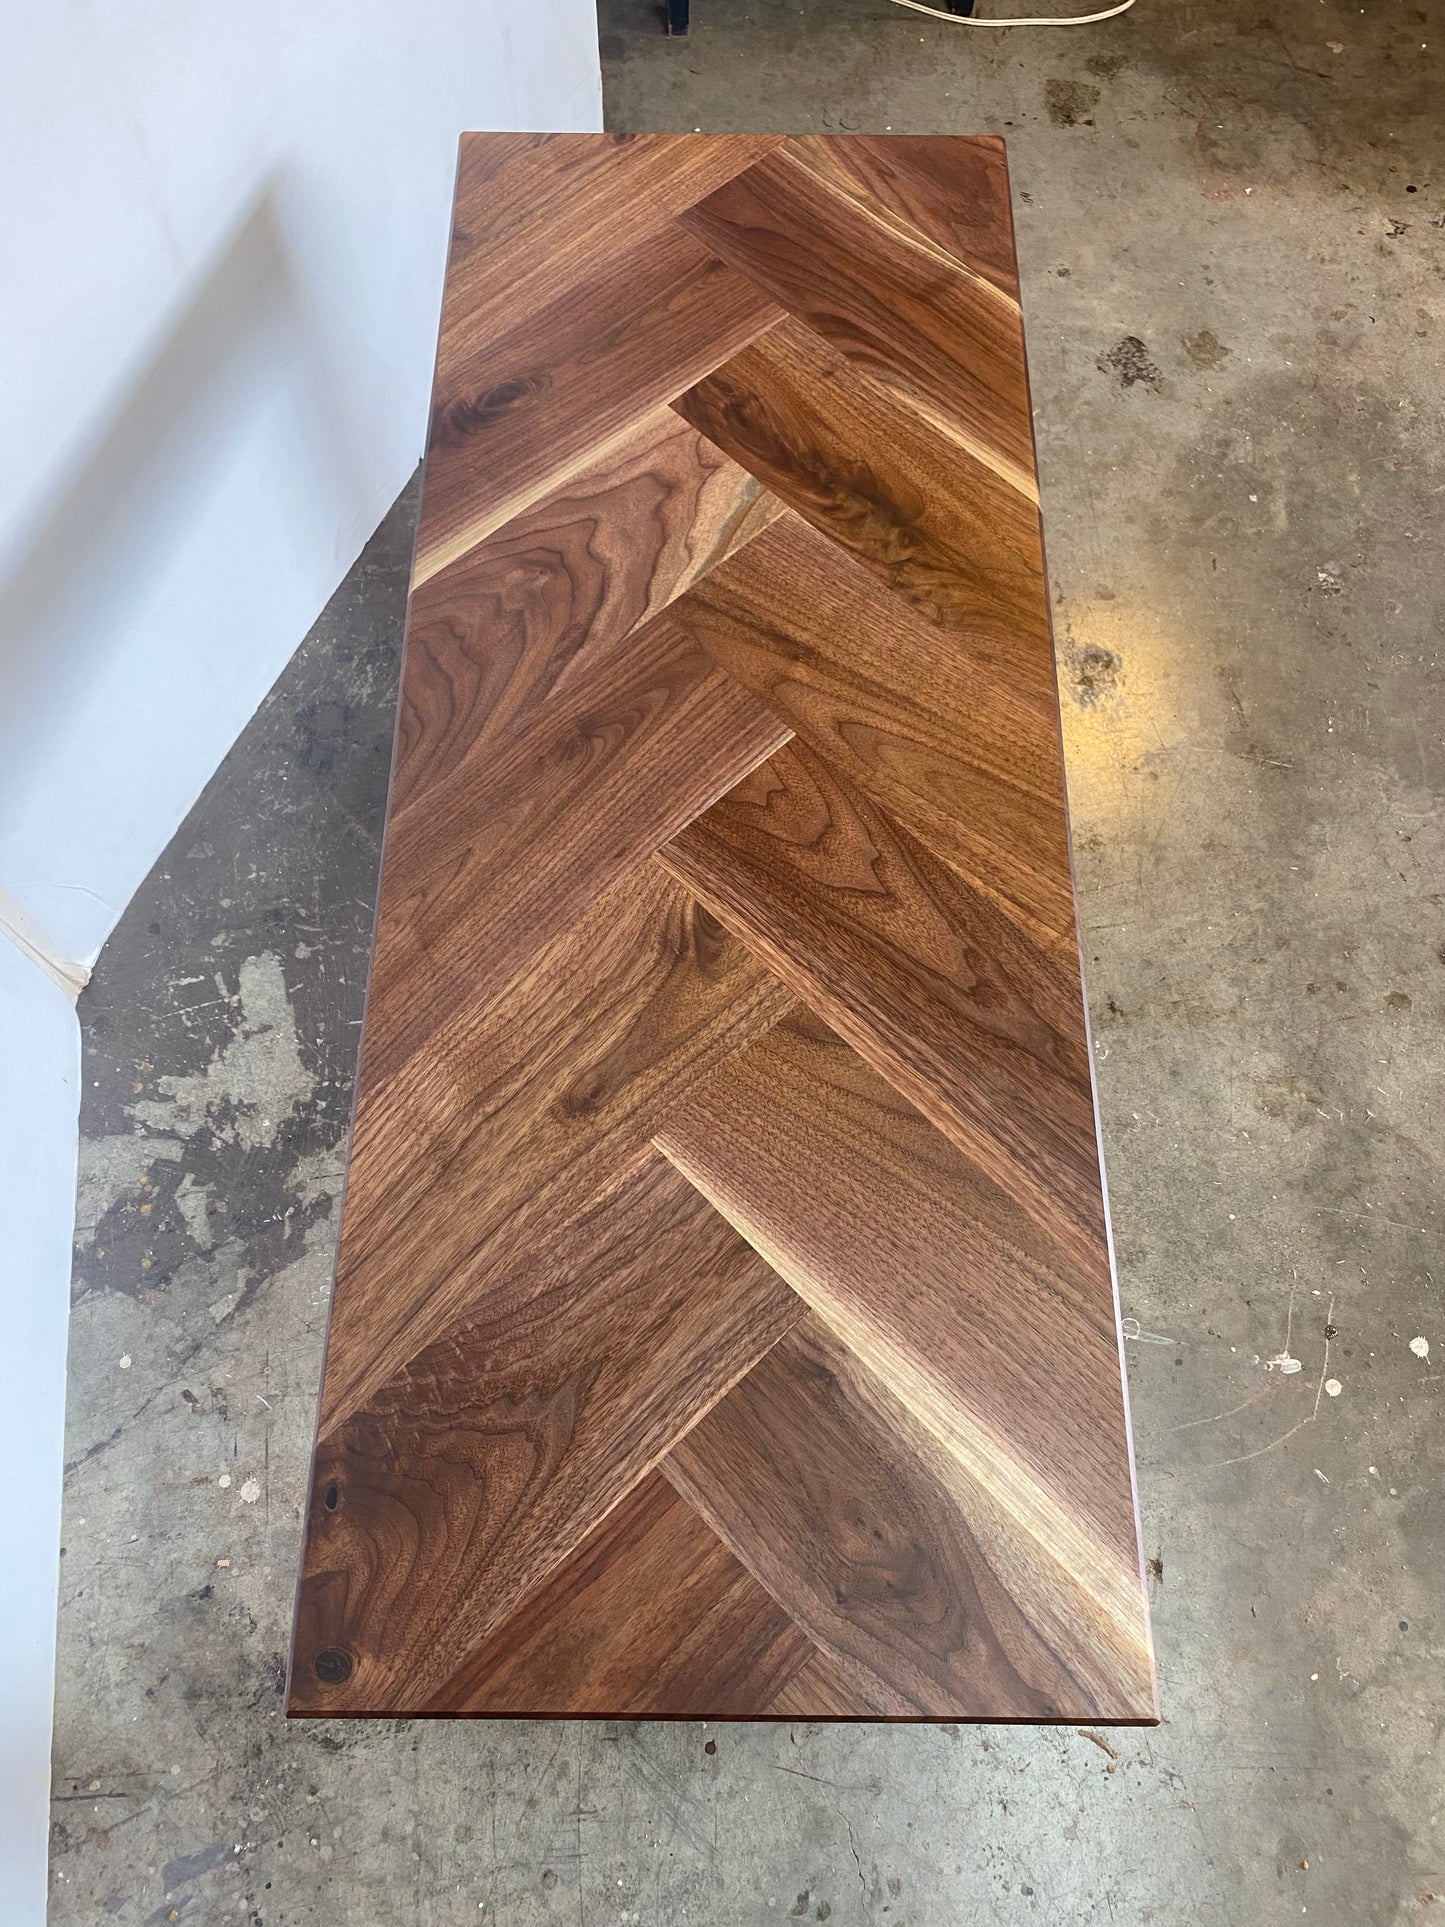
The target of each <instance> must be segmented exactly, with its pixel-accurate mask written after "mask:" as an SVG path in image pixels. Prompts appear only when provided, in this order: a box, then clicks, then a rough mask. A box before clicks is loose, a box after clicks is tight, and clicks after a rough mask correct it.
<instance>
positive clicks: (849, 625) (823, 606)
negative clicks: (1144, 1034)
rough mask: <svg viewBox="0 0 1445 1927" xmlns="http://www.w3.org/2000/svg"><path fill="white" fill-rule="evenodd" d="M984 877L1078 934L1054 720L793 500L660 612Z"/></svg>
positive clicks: (1046, 921)
mask: <svg viewBox="0 0 1445 1927" xmlns="http://www.w3.org/2000/svg"><path fill="white" fill-rule="evenodd" d="M658 622H659V624H660V625H662V626H666V627H669V628H671V627H674V626H675V627H677V628H680V629H683V630H685V631H686V632H687V633H688V634H689V635H691V636H693V637H695V638H696V640H697V641H698V642H699V643H701V644H702V646H703V647H704V648H705V649H706V650H707V652H708V654H709V655H710V656H712V657H713V658H714V659H715V660H716V662H717V663H718V665H719V667H721V668H722V669H723V670H725V671H726V672H727V674H728V675H729V676H730V677H732V678H734V679H735V680H736V681H738V682H740V683H743V684H744V685H745V686H746V687H747V688H749V689H751V690H752V691H753V692H754V693H755V694H756V695H757V696H758V698H759V699H760V700H761V701H762V702H763V703H764V704H765V705H766V706H767V707H768V708H769V709H770V710H772V711H773V712H774V713H775V714H776V715H777V716H779V717H780V718H781V719H782V720H783V721H784V722H786V723H787V724H789V725H790V726H791V728H792V729H793V730H795V731H796V733H797V734H798V735H799V736H800V737H801V738H803V739H804V740H805V741H806V742H808V743H809V744H811V745H812V747H813V748H814V749H816V750H817V751H818V752H819V753H820V754H821V755H822V756H824V757H825V758H827V759H828V760H829V761H830V762H832V763H833V764H834V765H835V766H836V767H837V769H838V770H839V771H840V773H841V774H842V775H844V776H845V777H846V778H847V779H848V780H849V781H851V782H853V783H855V784H856V785H857V786H858V787H859V788H860V789H862V790H863V791H865V792H866V793H868V794H869V795H871V796H872V797H873V798H874V799H875V800H876V801H877V802H879V803H881V804H882V805H883V807H884V808H885V809H886V810H888V811H889V813H890V814H891V815H893V816H894V817H896V818H897V820H898V821H899V822H900V823H902V824H903V825H904V826H905V827H906V828H908V829H909V830H911V831H912V832H913V833H914V835H916V836H918V837H919V838H920V839H921V840H922V841H924V842H926V843H928V844H930V845H931V846H932V847H933V848H934V849H935V850H936V851H937V852H938V854H939V855H940V856H942V857H944V858H945V859H946V860H947V861H948V862H949V863H951V864H952V866H953V867H954V868H955V869H956V870H958V871H959V872H960V873H961V874H962V875H964V876H966V877H968V878H969V879H970V881H971V882H973V883H974V884H975V885H976V886H977V887H978V888H979V889H981V890H983V891H985V892H987V893H988V894H989V895H991V896H995V897H997V898H998V899H999V900H1000V901H1001V902H1002V903H1004V904H1005V905H1006V906H1007V907H1008V908H1009V909H1010V910H1011V911H1012V912H1013V913H1015V914H1017V915H1020V916H1022V917H1024V918H1025V919H1026V920H1027V921H1028V922H1029V924H1030V925H1031V926H1032V927H1033V928H1034V929H1035V930H1036V931H1037V932H1038V934H1039V935H1040V937H1041V938H1042V939H1043V940H1044V941H1047V942H1052V943H1055V944H1057V945H1058V946H1060V948H1061V949H1062V948H1068V949H1073V948H1075V947H1076V945H1077V939H1076V936H1075V930H1074V903H1073V890H1072V886H1071V878H1070V870H1069V847H1068V830H1067V821H1066V817H1065V810H1064V787H1063V768H1062V764H1061V761H1060V756H1059V746H1058V723H1057V719H1056V717H1055V716H1053V715H1048V714H1045V713H1044V712H1043V711H1042V710H1040V709H1039V708H1038V707H1036V706H1035V704H1034V703H1033V702H1032V701H1029V700H1025V699H1024V698H1022V697H1020V696H1019V695H1018V694H1017V693H1016V692H1015V691H1013V690H1012V689H1010V688H1009V686H1008V684H1007V683H1006V682H1005V681H1004V680H1003V679H1001V678H997V677H989V676H986V675H985V674H984V673H983V671H982V670H981V669H980V668H979V666H978V665H977V664H976V663H973V662H970V661H969V660H968V658H967V657H966V656H964V655H963V654H962V653H961V652H960V651H959V649H958V648H957V647H956V645H955V644H954V643H953V641H952V638H951V637H950V635H949V634H948V632H947V631H945V630H942V629H940V628H939V627H938V626H937V625H936V624H934V623H931V622H929V621H927V620H926V619H925V618H924V617H923V616H921V615H919V614H918V613H917V612H916V611H915V610H914V609H912V608H911V607H910V606H909V605H908V604H907V603H906V602H904V601H903V600H902V599H901V598H900V597H898V596H896V595H890V594H889V593H888V591H887V590H886V589H884V588H882V587H881V586H880V585H879V583H878V582H877V581H876V580H875V579H874V577H873V576H872V575H871V573H870V572H869V571H868V570H866V569H864V568H862V567H860V566H859V565H858V564H857V563H855V562H853V561H852V559H851V558H850V557H849V556H847V555H845V554H843V553H842V551H841V550H839V549H838V547H837V546H836V545H835V544H834V543H832V542H830V541H829V540H828V539H827V538H826V537H825V536H822V535H820V534H818V533H817V532H816V531H815V530H814V529H812V528H811V527H809V525H808V524H807V523H805V522H803V521H801V520H800V519H799V518H798V517H796V516H794V515H791V514H789V515H784V516H782V517H780V518H779V519H778V520H777V521H776V522H774V523H773V524H772V525H771V527H769V528H766V529H764V530H763V532H762V533H761V534H760V535H759V536H757V537H756V538H755V539H754V540H753V541H752V542H750V543H749V544H748V546H747V547H746V548H745V549H743V550H742V551H741V553H740V554H738V555H735V556H733V557H732V558H730V560H728V561H726V562H724V563H722V564H721V566H720V567H718V568H716V569H714V570H713V571H712V573H711V574H710V575H708V576H706V577H704V579H703V580H702V581H701V582H699V583H698V584H697V585H696V586H695V587H694V588H692V589H690V590H689V591H688V592H687V594H686V595H685V596H681V597H679V599H678V600H677V601H676V602H675V603H674V604H673V605H672V607H671V608H670V609H669V610H668V611H666V612H665V613H664V614H663V615H662V616H660V617H659V618H658Z"/></svg>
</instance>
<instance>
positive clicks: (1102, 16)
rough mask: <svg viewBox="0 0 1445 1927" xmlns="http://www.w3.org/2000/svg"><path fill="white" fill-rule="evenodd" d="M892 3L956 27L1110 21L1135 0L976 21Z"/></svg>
mask: <svg viewBox="0 0 1445 1927" xmlns="http://www.w3.org/2000/svg"><path fill="white" fill-rule="evenodd" d="M893 4H894V6H895V7H907V8H908V9H909V10H910V11H911V12H913V13H926V14H927V15H928V17H929V19H930V20H947V21H948V22H949V23H950V24H951V25H952V26H955V27H1088V26H1092V25H1093V23H1094V22H1095V21H1096V20H1112V19H1113V18H1114V15H1115V14H1116V13H1127V12H1128V11H1129V9H1130V7H1132V6H1133V4H1134V0H1119V4H1118V6H1117V7H1105V8H1104V10H1103V12H1102V13H1066V14H1064V15H1063V16H1062V17H1059V18H1054V17H1053V16H1049V15H1043V14H1032V15H1029V16H1028V17H1027V18H1025V19H1023V20H987V19H984V20H978V19H975V18H974V16H973V15H972V14H971V13H944V12H943V10H942V9H941V8H939V7H926V6H924V4H923V0H893Z"/></svg>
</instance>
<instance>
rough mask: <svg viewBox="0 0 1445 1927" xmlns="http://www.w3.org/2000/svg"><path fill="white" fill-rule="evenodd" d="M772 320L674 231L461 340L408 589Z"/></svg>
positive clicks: (444, 391) (435, 416)
mask: <svg viewBox="0 0 1445 1927" xmlns="http://www.w3.org/2000/svg"><path fill="white" fill-rule="evenodd" d="M781 313H782V311H781V309H780V308H779V307H778V306H777V304H776V303H774V302H773V301H772V300H770V299H769V298H768V296H767V295H766V294H765V293H763V292H762V291H761V290H760V289H759V288H757V287H755V286H754V285H753V283H752V282H750V281H749V280H747V278H746V277H745V276H743V275H740V274H737V273H736V272H734V270H733V269H732V268H730V267H728V266H727V265H726V264H725V263H724V262H722V261H720V260H719V259H718V257H717V256H716V255H715V254H712V253H710V252H709V251H708V249H706V248H705V247H703V246H701V245H700V244H699V243H698V242H697V241H695V240H693V239H692V237H691V236H690V235H688V234H685V233H684V232H683V231H682V229H681V228H678V227H675V226H673V227H663V228H659V229H657V230H655V231H653V232H650V233H645V234H644V235H643V237H642V238H641V239H639V240H636V241H633V242H631V243H630V244H629V245H628V246H627V247H626V248H625V249H620V250H615V251H613V252H611V253H609V254H608V255H607V256H606V257H605V258H603V259H602V260H600V262H599V263H598V265H596V266H595V267H594V268H592V269H590V270H589V271H588V273H587V274H586V275H585V276H581V277H579V278H578V279H576V280H574V281H572V282H570V283H563V284H560V285H559V286H558V288H557V291H556V293H555V294H554V296H553V298H552V300H551V301H550V302H548V303H547V304H546V305H545V306H543V307H541V308H539V310H538V311H537V313H536V314H534V315H530V316H528V317H527V318H526V319H525V320H524V321H521V322H519V323H517V324H516V325H515V326H513V327H512V328H511V329H510V330H509V331H508V332H505V333H503V334H501V335H498V336H487V335H481V336H478V337H475V338H472V337H469V338H468V345H467V346H466V347H465V349H461V348H459V349H458V350H457V351H456V352H455V353H453V354H451V355H450V356H448V358H447V360H446V363H445V368H444V371H441V372H439V375H438V384H437V388H436V391H435V393H434V395H433V398H432V415H431V427H430V432H429V434H428V437H427V486H426V490H425V493H424V495H423V500H422V512H421V524H420V527H419V529H418V532H417V549H416V561H415V563H414V565H413V576H412V580H413V583H414V584H420V583H423V582H426V581H428V580H429V579H430V578H431V577H432V576H434V575H436V574H437V573H438V572H439V571H440V570H442V569H444V568H446V567H447V566H448V564H450V563H452V562H455V561H456V560H457V558H458V557H459V556H462V555H465V553H466V552H467V550H468V549H470V548H473V547H475V545H476V544H477V543H478V542H480V541H481V540H482V538H483V537H484V536H486V535H489V534H490V533H491V532H492V530H493V529H496V528H500V527H501V526H502V524H503V523H504V522H506V521H508V520H510V518H511V517H512V516H513V515H516V514H518V513H519V512H520V511H521V510H522V509H524V508H526V507H528V506H529V505H530V504H531V503H532V502H534V501H536V500H537V499H538V498H539V497H540V496H541V495H543V494H545V493H547V492H548V491H549V490H550V489H555V488H556V487H558V486H559V485H560V484H561V483H562V482H564V481H565V480H566V479H567V478H568V477H569V476H570V475H572V474H575V473H576V472H577V471H578V470H579V469H581V468H583V467H585V466H587V465H588V464H589V463H590V462H593V461H595V460H596V459H597V457H598V456H599V455H600V454H602V453H604V452H605V451H606V450H607V449H609V448H611V447H612V446H614V445H615V444H616V443H617V442H619V441H621V440H622V439H623V438H624V437H625V436H626V435H628V434H629V433H630V432H631V431H632V430H634V429H635V428H636V427H637V426H638V424H639V423H640V422H641V421H643V420H644V419H645V417H646V416H647V415H648V414H650V413H651V412H652V410H653V409H655V408H656V407H658V406H659V404H661V403H663V402H666V401H670V400H671V399H672V397H673V396H674V395H677V394H680V393H681V391H682V390H683V389H684V388H688V387H691V385H692V384H693V383H694V382H695V381H697V380H698V379H699V378H700V377H701V376H703V375H705V374H706V373H707V372H708V370H709V369H711V368H715V367H716V366H717V364H718V363H719V362H720V361H723V360H725V359H726V358H727V356H728V355H730V354H733V353H735V352H736V350H737V349H739V348H741V347H743V346H745V345H746V343H747V342H749V341H751V340H753V338H754V337H755V336H757V335H759V334H761V333H762V331H763V330H764V329H765V328H767V327H769V326H770V325H771V324H772V323H773V322H774V321H777V320H779V319H780V318H781Z"/></svg>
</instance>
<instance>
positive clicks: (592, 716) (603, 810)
mask: <svg viewBox="0 0 1445 1927" xmlns="http://www.w3.org/2000/svg"><path fill="white" fill-rule="evenodd" d="M787 736H788V729H787V726H786V724H784V723H781V722H779V720H778V718H777V717H776V716H774V715H773V714H772V713H771V712H770V711H768V710H766V709H764V708H763V707H762V706H761V705H760V704H759V703H757V702H756V701H755V700H754V699H753V698H752V697H751V696H750V695H749V694H748V693H747V692H746V691H745V690H743V689H741V688H739V687H738V686H737V685H736V684H735V683H732V682H730V681H729V680H728V679H727V678H726V677H725V676H722V675H719V674H718V673H717V672H716V670H715V669H714V667H713V665H712V663H711V662H710V661H709V659H708V657H707V655H706V654H705V653H704V651H703V650H702V648H701V647H700V646H699V645H698V644H697V643H696V642H695V641H693V640H692V639H691V638H690V637H687V636H685V635H683V634H681V633H680V632H679V631H677V630H676V629H673V628H671V627H663V626H662V625H661V624H660V623H657V624H653V625H650V626H649V627H648V628H647V629H646V630H644V631H642V632H639V633H637V634H636V635H634V636H633V637H632V638H631V639H630V646H629V648H628V650H627V651H626V653H625V654H624V655H619V656H618V657H616V658H615V659H614V660H613V661H612V662H611V663H609V664H607V665H605V666H604V667H603V668H602V669H601V670H600V671H599V673H597V674H596V675H593V676H588V677H580V678H578V679H577V681H576V683H575V684H574V686H573V687H572V688H571V689H570V690H569V691H568V692H567V694H566V695H565V696H562V697H560V698H559V699H558V700H557V701H556V702H553V703H549V704H546V705H544V706H543V707H542V708H541V709H539V710H538V711H537V712H536V713H535V715H534V717H533V718H532V720H531V721H530V723H529V724H528V725H527V726H526V727H525V728H523V729H521V730H519V731H518V732H517V733H516V734H515V735H514V736H513V737H512V739H511V740H510V741H509V742H508V743H507V744H506V746H505V747H504V748H503V749H502V750H501V751H500V753H496V752H494V750H493V747H492V745H491V744H490V743H488V742H486V741H483V742H482V743H480V744H478V745H475V746H474V747H473V748H471V749H469V750H468V752H467V753H466V754H465V755H463V756H462V757H460V758H459V760H457V761H456V762H455V764H454V765H453V767H452V768H451V770H450V771H449V772H448V773H447V775H446V776H445V777H443V778H442V779H441V780H439V781H438V782H436V783H433V784H431V785H429V786H428V787H427V788H426V789H425V790H424V791H423V792H422V793H421V794H420V795H418V796H417V797H415V798H414V799H413V800H412V801H411V802H410V804H408V805H406V806H404V807H403V808H401V809H400V810H398V811H397V812H396V813H395V814H394V815H393V816H392V817H391V820H390V823H389V825H388V828H387V841H386V857H385V863H384V866H383V870H382V882H381V901H380V907H379V910H378V913H377V928H376V939H375V960H374V962H373V965H372V975H371V989H370V1003H369V1007H368V1015H369V1027H368V1032H367V1046H366V1051H365V1054H364V1057H363V1062H362V1077H363V1080H364V1083H365V1084H366V1085H367V1086H368V1087H370V1086H373V1085H375V1084H377V1083H380V1082H384V1081H385V1080H386V1079H387V1078H389V1077H391V1076H393V1075H394V1074H395V1073H396V1071H398V1070H399V1069H400V1068H401V1067H402V1065H403V1064H405V1062H406V1061H407V1059H408V1058H409V1057H410V1056H411V1055H412V1053H413V1052H414V1051H415V1050H417V1049H418V1048H419V1047H420V1046H421V1045H422V1044H424V1043H425V1041H426V1040H427V1039H428V1038H429V1037H431V1036H432V1035H434V1033H435V1032H436V1031H437V1029H438V1028H440V1027H443V1026H445V1025H447V1024H449V1023H451V1022H452V1021H453V1020H454V1019H455V1018H456V1017H457V1016H458V1014H459V1013H460V1011H461V1010H463V1009H464V1008H467V1009H473V1010H475V1009H476V1008H478V1007H479V1006H480V1005H482V1004H484V1003H485V1002H486V1000H487V999H488V998H489V997H491V996H494V995H497V994H499V993H500V992H501V991H503V990H504V989H505V988H506V986H507V985H508V984H509V983H510V982H511V981H512V980H513V978H514V977H515V975H516V973H517V971H518V970H520V969H521V968H522V967H523V966H524V965H525V964H526V962H527V961H528V959H529V958H530V957H531V956H532V955H533V954H535V952H536V951H537V950H538V949H540V948H541V946H542V945H543V944H545V943H546V942H548V941H549V940H550V939H551V938H553V937H555V936H557V935H559V934H560V933H561V932H562V931H564V930H565V929H567V928H568V926H569V925H570V924H571V923H573V922H574V921H575V920H576V918H577V917H578V916H580V915H581V913H582V912H583V910H585V909H586V907H587V905H588V904H589V903H591V902H592V901H593V900H594V899H595V898H596V897H597V896H598V895H600V893H601V892H602V891H603V890H604V889H606V888H607V887H608V885H609V884H611V883H612V882H614V881H615V880H616V879H617V878H619V877H621V876H624V875H626V874H627V872H628V871H629V870H630V869H631V868H632V867H633V866H634V865H635V864H637V863H639V862H640V861H641V860H642V859H643V858H644V857H646V856H649V855H650V854H651V853H652V851H653V850H655V849H656V848H657V847H658V845H659V844H660V843H663V842H665V841H666V839H667V838H668V837H669V836H671V835H673V833H674V832H675V831H677V830H678V829H680V828H681V827H682V826H683V825H684V824H685V823H687V822H688V821H689V820H690V819H691V818H692V817H694V816H695V815H696V814H697V812H698V811H699V810H701V809H705V808H706V807H707V805H708V804H709V803H712V802H714V801H715V800H716V799H717V798H718V797H719V796H721V795H722V794H723V793H724V792H725V791H726V790H727V789H728V788H730V787H731V785H732V784H734V783H735V782H737V781H738V779H739V778H740V777H742V776H743V775H745V774H746V773H747V771H748V770H749V769H750V768H751V767H752V766H753V764H755V763H757V762H760V761H761V760H762V758H763V757H765V756H766V755H768V754H769V752H770V751H771V750H773V749H775V748H778V747H779V746H780V745H781V744H782V743H783V742H785V741H786V740H787Z"/></svg>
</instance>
